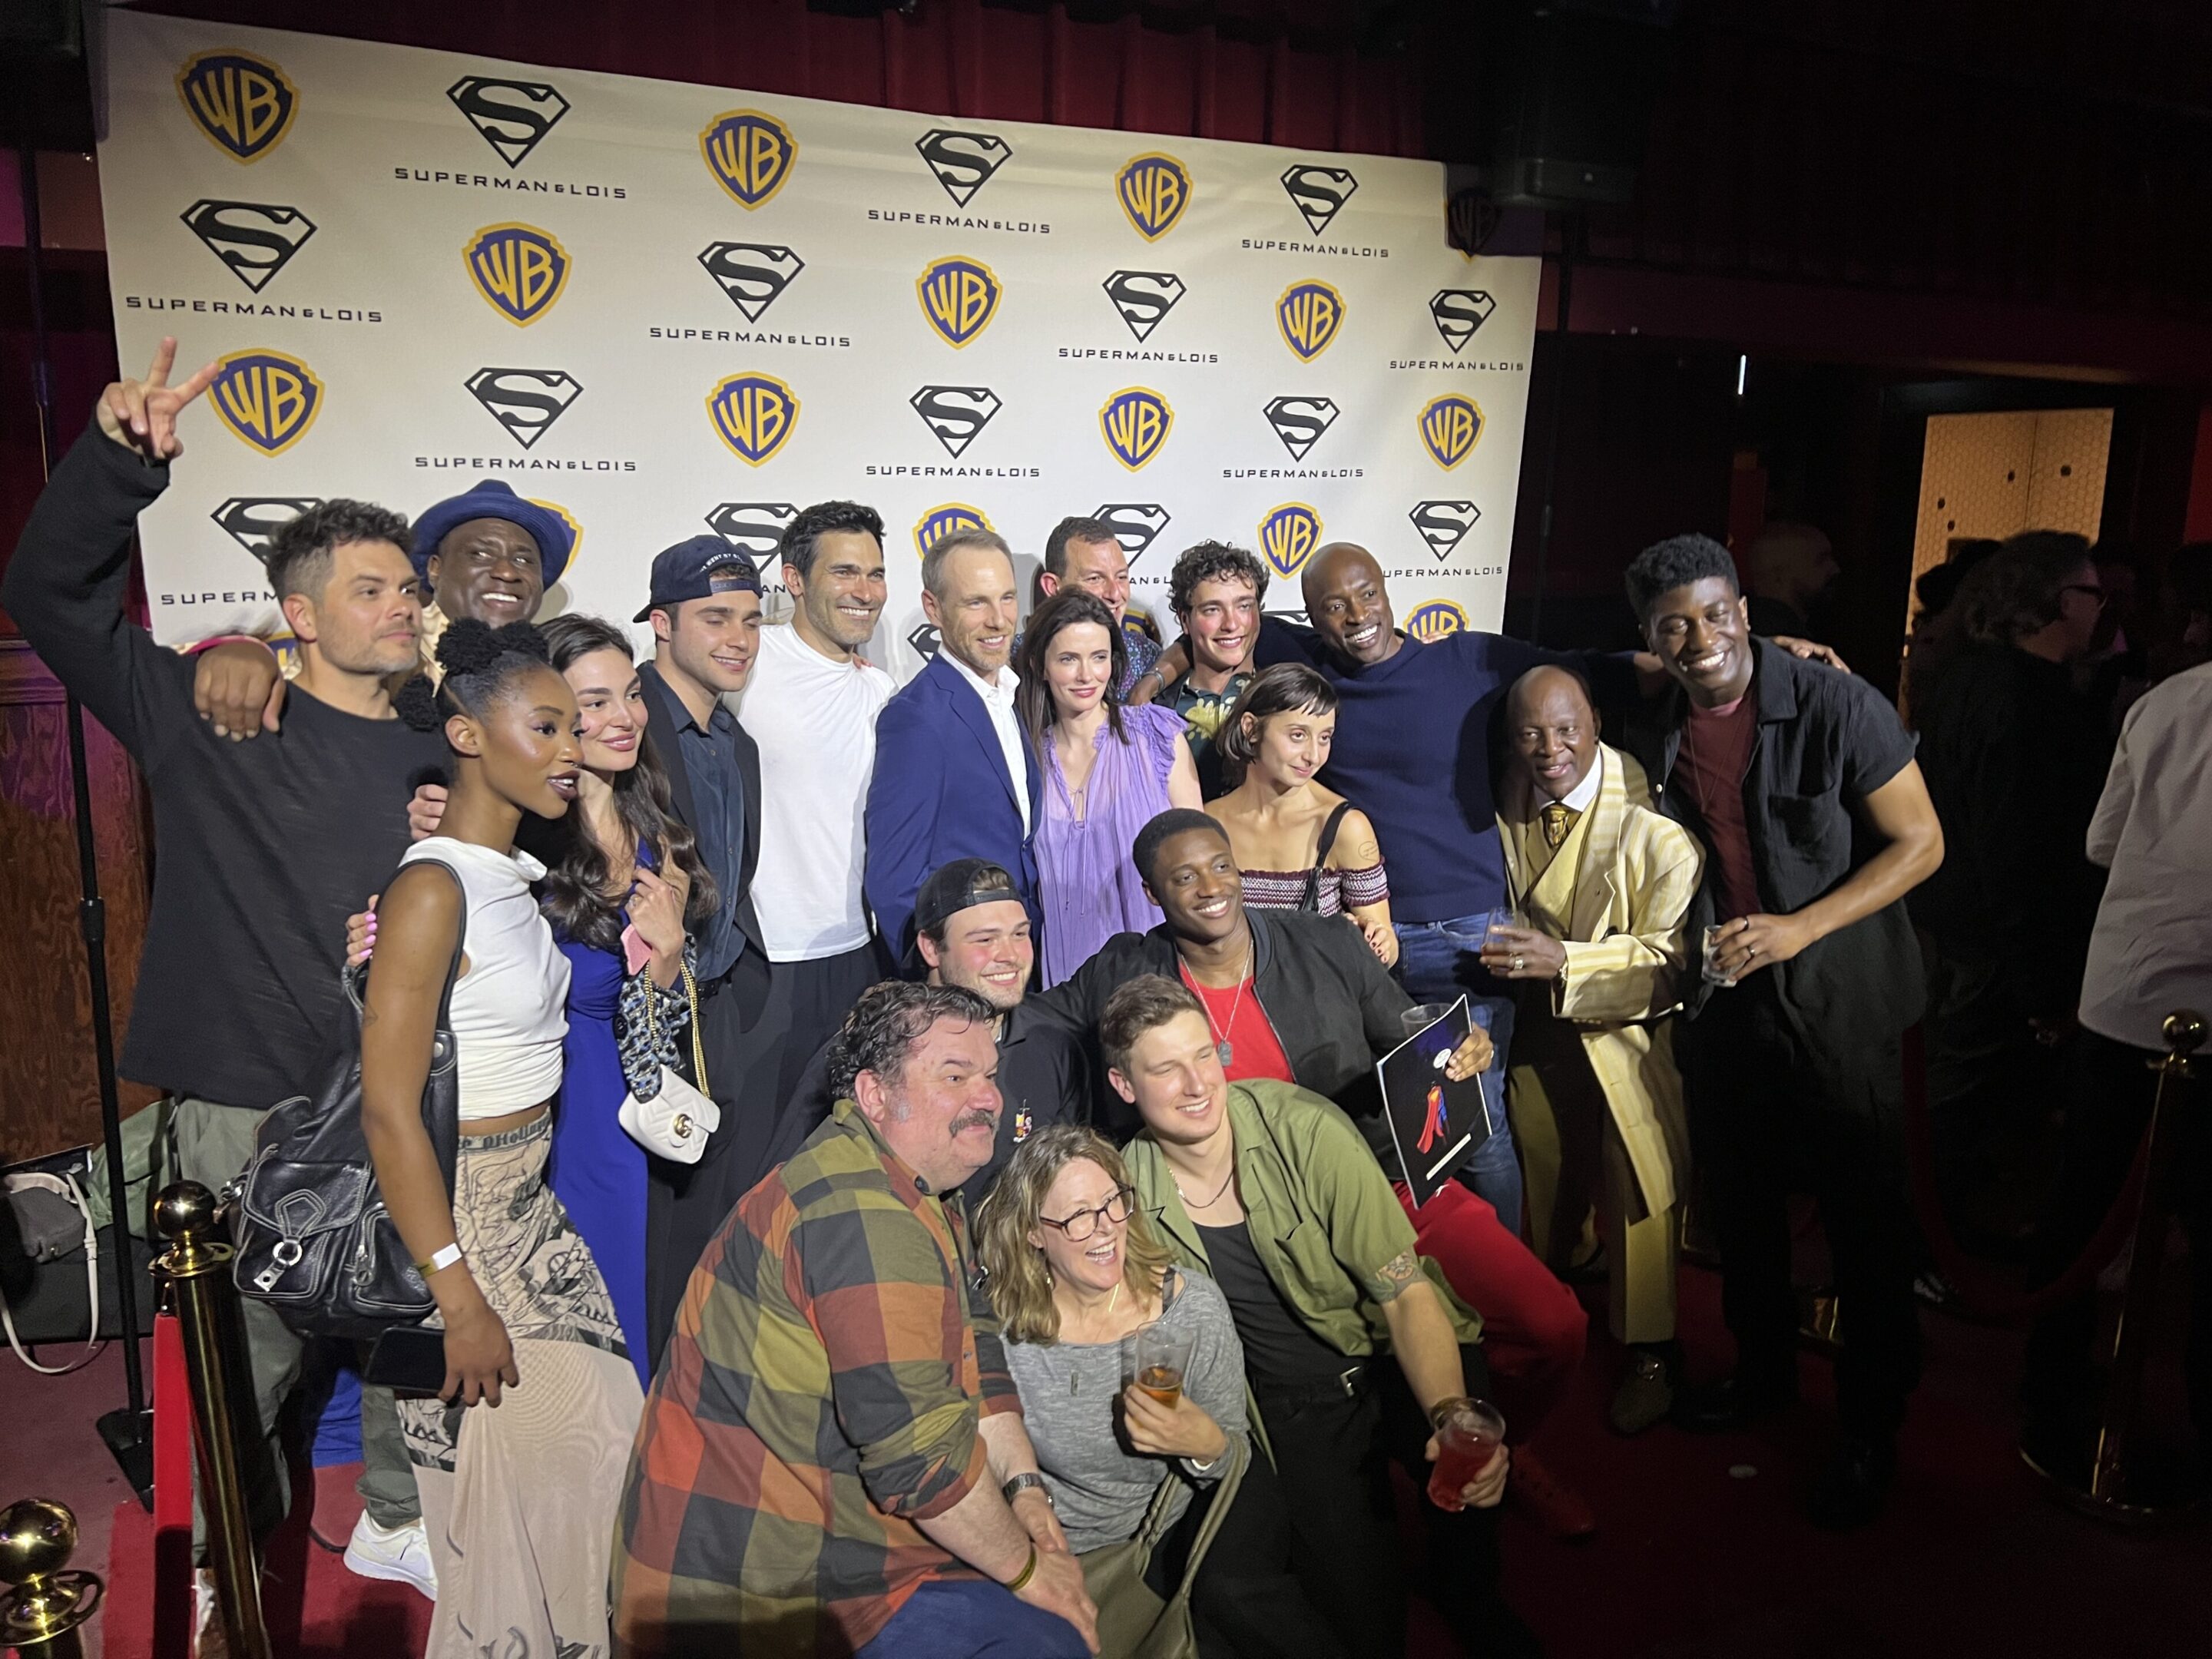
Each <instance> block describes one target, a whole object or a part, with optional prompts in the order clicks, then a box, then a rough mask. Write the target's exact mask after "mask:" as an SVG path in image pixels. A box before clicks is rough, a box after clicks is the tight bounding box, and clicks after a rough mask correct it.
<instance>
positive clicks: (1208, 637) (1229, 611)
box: [1138, 542, 1267, 800]
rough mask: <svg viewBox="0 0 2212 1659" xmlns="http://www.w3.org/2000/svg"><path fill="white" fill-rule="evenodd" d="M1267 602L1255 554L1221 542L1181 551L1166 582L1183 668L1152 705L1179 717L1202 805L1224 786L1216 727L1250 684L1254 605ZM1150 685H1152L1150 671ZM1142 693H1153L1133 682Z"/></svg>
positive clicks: (1262, 568)
mask: <svg viewBox="0 0 2212 1659" xmlns="http://www.w3.org/2000/svg"><path fill="white" fill-rule="evenodd" d="M1264 599H1267V566H1266V565H1264V564H1262V563H1261V562H1260V560H1259V556H1257V555H1256V554H1254V553H1250V552H1248V551H1246V550H1244V549H1243V548H1241V547H1231V546H1230V545H1229V544H1227V543H1225V542H1200V543H1199V544H1197V545H1196V546H1194V547H1187V548H1185V549H1184V550H1182V556H1180V557H1178V558H1177V559H1176V562H1175V568H1174V570H1173V571H1171V572H1170V574H1169V576H1168V605H1169V608H1170V610H1172V611H1174V612H1175V618H1176V622H1177V623H1179V624H1180V625H1181V626H1182V635H1183V650H1182V653H1178V654H1179V655H1188V658H1189V665H1188V667H1187V668H1186V669H1185V670H1184V671H1182V673H1181V674H1179V675H1177V676H1176V678H1175V679H1174V681H1173V683H1172V684H1166V685H1162V686H1159V687H1158V690H1157V692H1154V694H1153V701H1155V702H1160V703H1164V704H1165V705H1166V706H1167V707H1168V708H1172V709H1174V710H1175V711H1176V714H1180V715H1182V718H1183V723H1184V726H1186V728H1187V729H1186V731H1185V732H1184V735H1185V736H1186V737H1187V738H1188V739H1189V742H1190V752H1191V754H1192V755H1193V756H1194V757H1196V759H1197V761H1198V783H1199V789H1200V793H1203V794H1204V795H1205V796H1206V799H1208V800H1211V799H1213V798H1214V797H1215V796H1216V795H1218V794H1220V793H1223V791H1224V790H1225V788H1226V787H1227V786H1226V785H1225V783H1224V782H1223V781H1222V776H1221V757H1220V755H1219V752H1218V750H1217V749H1216V748H1215V742H1216V738H1217V736H1218V733H1219V732H1220V730H1221V723H1222V722H1223V721H1224V720H1227V719H1228V718H1229V710H1230V708H1231V707H1232V706H1233V705H1234V704H1235V703H1236V702H1237V698H1239V697H1241V696H1243V695H1244V688H1245V687H1246V686H1248V685H1249V684H1251V683H1252V647H1254V646H1255V644H1257V643H1258V641H1259V638H1260V605H1261V601H1263V600H1264ZM1158 678H1159V670H1158V665H1157V664H1156V665H1155V666H1154V668H1153V670H1152V679H1153V680H1155V681H1157V680H1158ZM1138 683H1139V685H1140V686H1141V687H1142V688H1143V690H1146V691H1152V690H1153V688H1152V686H1150V685H1146V684H1145V683H1144V677H1142V676H1139V682H1138Z"/></svg>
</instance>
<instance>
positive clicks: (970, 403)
mask: <svg viewBox="0 0 2212 1659" xmlns="http://www.w3.org/2000/svg"><path fill="white" fill-rule="evenodd" d="M907 403H908V405H909V406H911V407H912V409H913V410H914V412H915V414H917V415H919V416H921V421H922V424H923V425H924V426H927V428H929V429H930V431H931V432H933V433H934V434H935V435H936V437H937V441H938V442H939V443H941V444H943V445H944V446H945V453H946V454H948V455H950V456H951V457H952V459H954V460H956V461H957V460H958V459H960V456H961V454H962V453H963V451H965V450H966V449H967V447H968V446H969V444H972V443H974V442H975V439H976V435H978V434H979V433H981V431H982V430H983V428H985V427H987V426H988V425H990V424H991V417H992V416H994V415H996V414H997V413H998V412H999V410H1000V407H1001V404H1000V402H999V394H998V393H997V392H994V391H992V390H991V388H990V387H988V386H924V387H922V389H921V391H919V392H915V394H914V396H913V397H911V398H908V399H907Z"/></svg>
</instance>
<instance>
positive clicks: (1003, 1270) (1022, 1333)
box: [975, 1123, 1172, 1345]
mask: <svg viewBox="0 0 2212 1659" xmlns="http://www.w3.org/2000/svg"><path fill="white" fill-rule="evenodd" d="M1085 1160H1088V1161H1089V1162H1091V1163H1092V1164H1097V1166H1098V1167H1099V1168H1100V1169H1101V1170H1103V1171H1104V1172H1105V1175H1106V1178H1107V1179H1108V1180H1109V1181H1111V1182H1113V1183H1114V1184H1115V1186H1117V1187H1127V1186H1128V1185H1130V1181H1129V1168H1128V1165H1127V1164H1124V1163H1122V1162H1121V1153H1119V1152H1115V1150H1114V1143H1113V1142H1112V1141H1110V1140H1108V1139H1106V1138H1105V1137H1104V1136H1103V1135H1102V1134H1099V1133H1097V1131H1096V1130H1093V1129H1088V1128H1085V1127H1083V1126H1082V1125H1081V1124H1078V1123H1055V1124H1054V1125H1053V1126H1052V1127H1049V1128H1047V1129H1040V1130H1039V1131H1038V1132H1037V1133H1035V1134H1033V1135H1031V1136H1030V1138H1029V1139H1027V1140H1025V1141H1024V1142H1023V1143H1022V1144H1021V1145H1020V1146H1017V1147H1016V1148H1015V1149H1014V1155H1013V1157H1012V1159H1011V1160H1009V1161H1008V1163H1007V1164H1006V1168H1005V1169H1004V1170H1001V1171H1000V1175H999V1180H998V1184H997V1185H995V1186H994V1187H993V1188H991V1195H990V1197H989V1198H987V1199H986V1200H984V1201H983V1208H982V1212H981V1214H980V1215H979V1216H978V1217H977V1218H976V1222H975V1236H976V1248H977V1252H978V1254H979V1255H981V1257H982V1260H983V1268H984V1272H985V1273H986V1274H987V1277H986V1279H985V1280H984V1284H985V1286H986V1288H987V1289H988V1290H989V1291H990V1293H991V1306H992V1307H993V1308H994V1310H997V1313H998V1316H999V1324H1000V1328H1001V1329H1002V1330H1003V1331H1004V1333H1005V1334H1006V1340H1007V1341H1009V1342H1034V1343H1038V1344H1047V1345H1048V1344H1051V1343H1054V1342H1057V1341H1058V1340H1060V1310H1059V1309H1058V1308H1056V1307H1054V1305H1053V1300H1052V1272H1051V1269H1049V1268H1048V1267H1046V1265H1045V1259H1044V1252H1043V1251H1042V1249H1039V1248H1038V1247H1037V1246H1036V1245H1034V1244H1032V1243H1030V1237H1029V1236H1030V1233H1031V1232H1032V1231H1035V1229H1036V1226H1037V1225H1038V1218H1039V1217H1040V1216H1041V1215H1042V1213H1043V1210H1044V1198H1045V1194H1047V1193H1048V1192H1049V1191H1051V1190H1052V1183H1053V1182H1055V1181H1057V1180H1059V1179H1060V1171H1061V1170H1065V1169H1066V1167H1067V1166H1068V1165H1069V1164H1074V1163H1079V1162H1081V1161H1085ZM1171 1261H1172V1258H1171V1257H1170V1255H1168V1253H1167V1251H1166V1250H1165V1249H1164V1248H1162V1246H1161V1245H1160V1243H1159V1242H1158V1240H1157V1239H1155V1238H1154V1237H1152V1227H1151V1225H1150V1224H1148V1223H1147V1222H1146V1219H1145V1212H1143V1211H1142V1210H1139V1209H1137V1208H1135V1207H1132V1208H1131V1209H1130V1211H1129V1220H1128V1232H1127V1237H1125V1239H1124V1240H1123V1243H1122V1245H1121V1263H1122V1267H1121V1282H1122V1283H1123V1284H1125V1285H1127V1286H1128V1287H1129V1289H1130V1290H1131V1291H1133V1292H1135V1293H1136V1294H1137V1295H1138V1296H1139V1297H1153V1296H1158V1294H1159V1292H1160V1281H1161V1278H1162V1276H1163V1275H1164V1273H1166V1272H1167V1269H1168V1267H1170V1264H1171Z"/></svg>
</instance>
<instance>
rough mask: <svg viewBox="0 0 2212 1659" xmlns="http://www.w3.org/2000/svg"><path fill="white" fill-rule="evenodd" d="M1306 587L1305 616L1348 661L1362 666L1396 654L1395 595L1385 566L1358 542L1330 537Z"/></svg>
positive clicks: (1319, 552) (1307, 576)
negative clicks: (1387, 581)
mask: <svg viewBox="0 0 2212 1659" xmlns="http://www.w3.org/2000/svg"><path fill="white" fill-rule="evenodd" d="M1302 586H1303V588H1304V594H1305V601H1306V619H1307V620H1308V621H1309V622H1310V623H1312V624H1313V627H1314V631H1315V632H1316V633H1317V634H1319V635H1321V637H1322V644H1324V645H1326V646H1327V647H1328V648H1329V650H1330V652H1331V653H1333V654H1334V655H1335V656H1336V657H1337V658H1338V659H1340V661H1341V662H1342V663H1343V664H1344V665H1346V666H1348V667H1353V668H1358V667H1364V666H1366V665H1370V664H1373V663H1378V662H1383V661H1385V660H1387V659H1389V658H1391V657H1394V656H1395V655H1397V653H1398V647H1400V646H1401V645H1402V644H1403V643H1404V642H1405V641H1402V640H1401V639H1400V638H1399V636H1398V634H1397V631H1396V623H1395V618H1394V617H1392V616H1391V614H1390V594H1389V590H1388V589H1387V588H1386V587H1385V586H1383V567H1382V566H1381V565H1379V564H1377V563H1376V562H1375V556H1374V555H1373V554H1372V553H1370V552H1369V551H1368V550H1366V549H1365V548H1364V547H1362V546H1360V545H1359V544H1358V543H1357V542H1330V543H1328V544H1326V545H1324V546H1322V547H1320V548H1317V549H1316V550H1315V551H1314V556H1313V557H1312V558H1310V559H1309V560H1308V561H1307V562H1306V570H1305V576H1304V581H1303V583H1302Z"/></svg>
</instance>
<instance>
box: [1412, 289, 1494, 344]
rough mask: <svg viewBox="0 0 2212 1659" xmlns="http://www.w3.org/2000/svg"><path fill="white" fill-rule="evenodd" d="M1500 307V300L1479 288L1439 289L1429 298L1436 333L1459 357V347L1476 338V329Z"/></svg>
mask: <svg viewBox="0 0 2212 1659" xmlns="http://www.w3.org/2000/svg"><path fill="white" fill-rule="evenodd" d="M1497 309H1498V301H1495V300H1493V299H1492V298H1491V297H1490V296H1489V295H1487V294H1485V293H1484V292H1483V291H1482V290H1481V289H1477V288H1446V289H1437V294H1436V297H1435V298H1434V299H1432V300H1431V301H1429V320H1430V321H1431V322H1433V323H1434V324H1436V325H1437V333H1439V334H1441V335H1442V336H1443V341H1444V343H1445V344H1446V345H1448V346H1449V347H1450V348H1451V354H1452V356H1455V357H1456V356H1459V353H1460V348H1461V347H1462V346H1463V345H1465V344H1466V343H1468V341H1469V340H1472V339H1473V338H1474V331H1475V330H1477V329H1479V328H1480V327H1481V326H1482V325H1484V324H1485V323H1486V322H1488V321H1489V320H1490V313H1492V312H1493V311H1495V310H1497Z"/></svg>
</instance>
